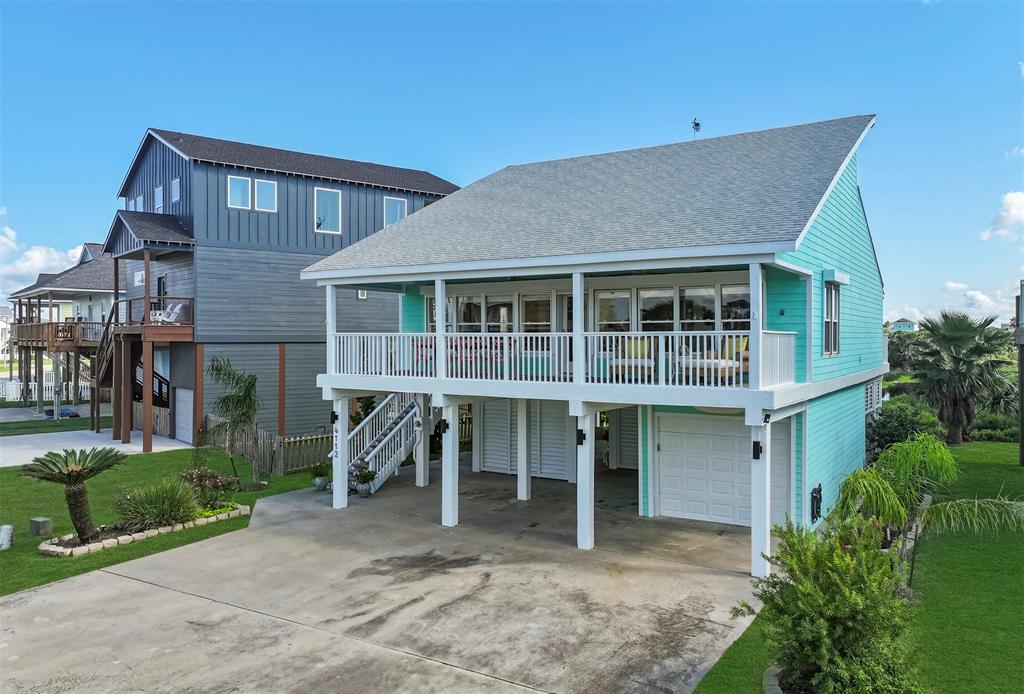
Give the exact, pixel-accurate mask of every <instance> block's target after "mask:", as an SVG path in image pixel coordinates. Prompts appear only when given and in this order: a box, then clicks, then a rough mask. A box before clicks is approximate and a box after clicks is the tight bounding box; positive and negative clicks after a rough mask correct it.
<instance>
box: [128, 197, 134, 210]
mask: <svg viewBox="0 0 1024 694" xmlns="http://www.w3.org/2000/svg"><path fill="white" fill-rule="evenodd" d="M128 211H129V212H134V211H135V198H132V199H131V200H129V201H128Z"/></svg>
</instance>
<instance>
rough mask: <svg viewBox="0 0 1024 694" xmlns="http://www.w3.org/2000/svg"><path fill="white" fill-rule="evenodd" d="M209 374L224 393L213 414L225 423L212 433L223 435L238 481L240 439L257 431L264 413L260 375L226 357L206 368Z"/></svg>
mask: <svg viewBox="0 0 1024 694" xmlns="http://www.w3.org/2000/svg"><path fill="white" fill-rule="evenodd" d="M206 374H207V375H208V376H209V377H210V378H211V379H212V380H213V381H214V382H215V383H217V384H219V385H221V386H223V387H224V392H223V393H222V394H221V395H219V396H217V398H215V399H214V401H213V413H214V414H215V415H216V416H218V417H220V418H221V419H222V420H223V421H221V422H220V423H219V424H217V425H216V426H214V427H213V428H212V429H211V430H210V433H211V434H213V435H214V436H219V435H221V434H222V435H223V436H224V438H225V448H226V450H227V452H228V456H229V457H230V460H231V470H232V472H233V473H234V475H235V479H238V468H237V467H235V443H236V442H237V441H238V438H239V436H242V435H244V434H247V433H254V432H255V431H256V415H257V414H258V413H259V411H260V394H259V391H258V390H257V389H256V374H250V373H246V372H245V371H241V370H239V369H236V368H235V367H234V366H232V364H231V360H230V359H227V358H226V357H214V358H213V360H212V361H211V362H210V365H209V366H208V367H206ZM257 467H258V466H257V465H253V466H252V472H253V477H254V479H256V481H259V479H258V477H259V471H258V470H257Z"/></svg>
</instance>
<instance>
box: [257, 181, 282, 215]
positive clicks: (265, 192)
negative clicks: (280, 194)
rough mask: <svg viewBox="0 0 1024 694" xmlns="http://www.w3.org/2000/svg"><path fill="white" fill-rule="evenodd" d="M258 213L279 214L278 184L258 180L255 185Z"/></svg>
mask: <svg viewBox="0 0 1024 694" xmlns="http://www.w3.org/2000/svg"><path fill="white" fill-rule="evenodd" d="M253 188H254V189H255V192H256V207H255V209H256V211H257V212H277V182H276V181H264V180H262V179H259V178H257V179H256V181H255V182H254V183H253Z"/></svg>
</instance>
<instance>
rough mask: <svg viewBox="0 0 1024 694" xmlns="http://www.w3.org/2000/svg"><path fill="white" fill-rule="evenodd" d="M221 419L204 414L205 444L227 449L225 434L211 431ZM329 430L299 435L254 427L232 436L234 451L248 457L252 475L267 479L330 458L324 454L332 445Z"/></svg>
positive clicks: (214, 429)
mask: <svg viewBox="0 0 1024 694" xmlns="http://www.w3.org/2000/svg"><path fill="white" fill-rule="evenodd" d="M223 421H224V420H223V419H222V418H220V417H217V416H215V415H212V414H208V415H206V420H205V427H204V431H206V432H207V434H206V443H207V445H210V446H213V447H214V448H220V449H221V450H225V451H227V450H228V449H227V445H226V444H227V442H226V441H225V435H224V434H221V435H219V436H218V435H216V434H211V433H210V432H215V431H216V427H217V425H219V424H221V423H222V422H223ZM332 439H333V437H332V435H331V434H306V435H299V436H278V435H277V434H271V433H270V432H268V431H264V430H262V429H259V428H254V429H251V430H249V431H248V432H245V433H243V434H240V435H238V436H236V437H235V441H234V446H233V451H228V453H232V452H233V453H234V454H235V455H239V456H241V457H243V458H245V459H246V460H248V461H249V464H250V465H252V469H253V477H255V478H256V479H257V480H260V479H266V478H267V477H268V476H269V475H271V474H275V475H283V474H285V473H287V472H295V471H296V470H303V469H305V468H308V467H309V466H310V465H312V464H313V463H316V462H324V463H326V462H329V460H328V458H327V454H328V453H330V451H331V446H332V445H333V440H332Z"/></svg>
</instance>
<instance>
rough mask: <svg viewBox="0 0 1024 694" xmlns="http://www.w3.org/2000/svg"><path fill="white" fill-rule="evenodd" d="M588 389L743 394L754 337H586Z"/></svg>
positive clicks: (688, 334) (727, 334)
mask: <svg viewBox="0 0 1024 694" xmlns="http://www.w3.org/2000/svg"><path fill="white" fill-rule="evenodd" d="M583 337H584V341H585V344H586V350H587V354H586V359H587V363H586V377H587V382H588V383H601V384H627V383H628V384H633V385H665V386H709V387H714V388H743V387H746V386H747V384H748V379H749V374H750V333H749V332H746V331H713V332H690V331H684V332H673V333H626V332H622V333H585V334H584V336H583Z"/></svg>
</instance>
